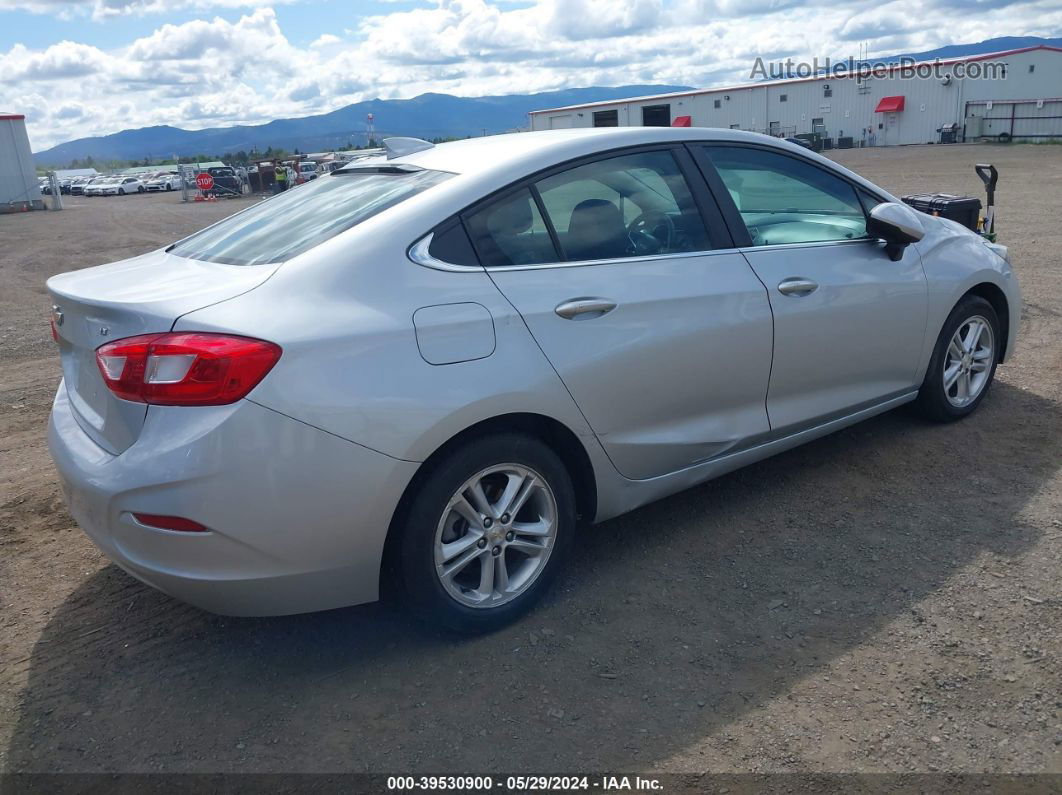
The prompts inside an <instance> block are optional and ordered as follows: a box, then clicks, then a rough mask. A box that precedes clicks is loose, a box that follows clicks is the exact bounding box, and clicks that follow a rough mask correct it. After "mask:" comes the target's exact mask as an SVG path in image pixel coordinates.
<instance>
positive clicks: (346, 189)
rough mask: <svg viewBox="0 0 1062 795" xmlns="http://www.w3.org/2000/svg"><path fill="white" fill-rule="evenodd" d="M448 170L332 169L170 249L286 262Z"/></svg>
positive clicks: (216, 258)
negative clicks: (385, 170) (296, 188)
mask: <svg viewBox="0 0 1062 795" xmlns="http://www.w3.org/2000/svg"><path fill="white" fill-rule="evenodd" d="M452 176H453V174H449V173H446V172H443V171H430V170H424V169H419V170H416V171H401V170H398V169H395V170H394V171H388V172H385V173H381V172H377V171H358V170H352V171H336V172H334V173H332V174H330V175H328V176H327V177H325V178H323V179H315V180H313V181H312V182H308V183H306V184H305V185H303V186H300V187H299V188H298V190H292V191H287V192H284V193H281V194H279V195H277V196H275V197H273V198H271V199H267V200H266V201H264V202H262V203H261V204H258V205H255V206H254V207H251V208H250V209H248V210H244V211H243V212H242V213H237V214H236V215H234V216H231V217H230V218H226V219H225V220H223V221H220V222H219V223H217V224H214V226H211V227H208V228H206V229H204V230H203V231H202V232H198V233H196V234H194V235H192V236H191V237H187V238H185V239H184V240H182V241H180V242H179V243H176V244H175V245H174V246H173V247H172V248H171V249H170V252H171V253H172V254H175V255H177V256H179V257H187V258H189V259H198V260H206V261H208V262H220V263H224V264H228V265H260V264H263V263H275V262H284V261H285V260H289V259H291V258H292V257H295V256H297V255H299V254H302V253H304V252H306V251H309V250H310V249H311V248H313V247H314V246H318V245H320V244H321V243H323V242H324V241H326V240H328V239H329V238H332V237H335V236H336V235H338V234H339V233H340V232H345V231H346V230H347V229H350V228H351V227H354V226H356V225H357V224H359V223H361V222H362V221H364V220H366V219H367V218H371V217H372V216H374V215H377V214H378V213H381V212H383V211H384V210H386V209H388V208H389V207H393V206H394V205H396V204H398V203H399V202H402V201H404V200H406V199H408V198H409V197H411V196H415V195H416V194H418V193H421V192H422V191H425V190H428V189H429V188H431V187H433V186H435V185H438V184H439V183H440V182H443V181H445V180H447V179H449V178H450V177H452Z"/></svg>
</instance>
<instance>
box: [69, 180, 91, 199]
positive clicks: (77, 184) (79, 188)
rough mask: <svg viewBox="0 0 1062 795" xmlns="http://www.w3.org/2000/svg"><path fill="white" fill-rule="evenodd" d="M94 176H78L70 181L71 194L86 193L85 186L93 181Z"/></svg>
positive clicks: (79, 194)
mask: <svg viewBox="0 0 1062 795" xmlns="http://www.w3.org/2000/svg"><path fill="white" fill-rule="evenodd" d="M92 179H93V178H92V177H76V178H75V179H73V180H71V182H70V195H71V196H81V195H83V194H84V193H85V186H86V185H88V184H90V183H91V182H92Z"/></svg>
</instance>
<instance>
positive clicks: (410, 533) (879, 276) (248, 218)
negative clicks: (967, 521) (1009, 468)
mask: <svg viewBox="0 0 1062 795" xmlns="http://www.w3.org/2000/svg"><path fill="white" fill-rule="evenodd" d="M48 289H49V291H50V293H51V297H52V301H53V303H54V310H53V318H52V325H53V332H54V336H55V339H56V342H57V343H58V346H59V349H60V352H61V355H62V367H63V375H64V379H63V383H62V384H61V385H60V387H59V391H58V394H57V395H56V398H55V405H54V408H53V411H52V416H51V421H50V428H49V444H50V447H51V451H52V455H53V457H54V459H55V462H56V465H57V467H58V470H59V473H60V475H61V479H62V482H63V487H64V492H65V494H66V499H67V504H68V505H69V508H70V511H71V513H72V514H73V516H74V517H75V518H76V520H77V521H78V523H79V524H80V525H81V526H82V527H83V528H84V529H85V531H86V532H87V533H88V534H89V535H90V536H91V537H92V539H93V540H94V541H95V543H96V544H98V545H99V547H100V548H101V549H102V550H103V551H104V552H105V553H106V554H107V555H108V556H109V557H110V558H111V559H112V560H113V561H115V562H116V563H117V564H118V565H119V566H121V567H122V568H124V569H125V570H126V571H128V572H129V573H130V574H132V575H133V576H135V577H137V578H139V579H141V580H143V581H144V582H146V583H148V584H149V585H152V586H154V587H156V588H158V589H160V590H162V591H165V592H166V593H169V594H172V595H173V596H176V597H178V598H180V599H184V600H187V601H189V602H192V603H193V604H196V605H200V606H202V607H204V608H206V609H208V610H213V611H217V612H221V613H229V614H237V615H263V614H281V613H295V612H301V611H309V610H321V609H325V608H333V607H339V606H342V605H351V604H356V603H360V602H367V601H371V600H374V599H376V598H377V597H378V595H379V593H380V591H381V590H382V589H388V590H390V589H391V588H393V589H394V590H395V591H396V592H397V593H401V594H402V595H403V596H404V597H405V599H406V600H407V601H408V603H409V604H410V605H411V606H412V607H413V608H414V609H415V610H416V611H417V612H418V613H419V614H420V615H422V616H424V617H425V618H427V619H428V620H430V621H433V622H437V623H441V624H444V625H447V626H450V627H454V628H457V629H461V630H467V631H482V630H487V629H491V628H494V627H497V626H500V625H502V624H504V623H505V622H507V621H510V620H512V619H513V618H514V617H516V616H517V615H519V614H521V613H522V612H524V611H525V610H526V609H527V608H528V607H530V606H531V604H532V603H533V602H534V601H535V600H536V599H537V598H538V597H539V596H540V595H541V593H542V592H543V590H544V589H545V588H546V587H547V586H548V584H549V582H550V580H552V579H553V578H554V576H555V575H556V574H557V571H558V569H559V568H560V567H561V566H562V564H563V563H564V560H565V558H567V557H568V556H569V554H570V553H571V550H572V545H573V544H574V543H576V541H577V539H576V527H577V525H578V523H579V520H580V519H582V520H584V521H585V522H586V523H593V522H600V521H602V520H605V519H608V518H609V517H613V516H616V515H618V514H621V513H623V512H625V511H629V510H631V509H632V508H636V507H637V506H639V505H644V504H645V503H648V502H651V501H653V500H656V499H659V498H661V497H664V496H666V495H668V494H672V493H674V492H676V491H679V490H681V489H685V488H687V487H689V486H692V485H694V484H696V483H701V482H703V481H705V480H708V479H709V478H712V477H715V476H717V475H720V474H722V473H724V472H728V471H730V470H733V469H735V468H737V467H740V466H743V465H745V464H748V463H751V462H753V461H757V460H760V459H762V458H765V457H767V456H769V455H772V454H774V453H777V452H780V451H782V450H787V449H789V448H791V447H794V446H796V445H798V444H801V443H802V442H806V441H809V440H811V439H815V438H817V437H820V436H822V435H824V434H827V433H830V432H831V431H835V430H837V429H839V428H843V427H845V426H847V425H851V424H852V423H855V422H858V421H859V420H862V419H866V418H867V417H871V416H873V415H875V414H880V413H881V412H884V411H888V410H889V409H892V408H895V407H897V406H900V405H901V404H904V403H909V402H915V403H916V404H917V406H918V407H919V408H920V409H921V410H922V412H923V413H925V414H926V415H928V416H929V417H931V418H933V419H935V420H941V421H948V420H955V419H959V418H961V417H964V416H966V415H968V414H970V413H971V412H972V411H974V410H975V409H976V408H977V406H978V404H979V403H980V401H981V400H982V399H984V397H985V394H986V393H987V391H988V388H989V386H990V384H991V382H992V377H993V374H994V371H995V367H996V364H997V363H998V362H1000V361H1003V360H1004V358H1005V356H1006V355H1007V354H1008V353H1009V352H1010V351H1012V350H1013V347H1014V340H1015V334H1016V331H1017V327H1018V318H1019V314H1020V302H1021V298H1020V293H1019V289H1018V285H1017V282H1016V280H1015V277H1014V274H1013V272H1012V271H1011V266H1010V263H1009V261H1008V258H1007V251H1006V249H1005V248H1004V247H1003V246H999V245H994V244H991V243H988V242H986V241H985V240H984V239H983V238H981V237H979V236H978V235H976V234H974V233H973V232H970V231H969V230H967V229H965V228H963V227H961V226H959V225H958V224H955V223H952V222H950V221H946V220H943V219H940V218H933V217H930V216H928V215H922V214H919V213H917V212H915V211H914V210H912V209H910V208H909V207H907V206H906V205H903V204H900V203H898V202H897V201H896V199H895V198H894V197H892V196H890V195H889V194H888V193H886V192H885V191H883V190H882V189H881V188H878V187H877V186H875V185H873V184H871V183H869V182H867V181H866V180H864V179H862V178H860V177H859V176H857V175H856V174H853V173H852V172H850V171H847V170H845V169H844V168H841V167H840V166H838V165H836V164H835V163H832V162H830V161H829V160H826V159H824V158H822V157H819V156H818V155H815V154H813V153H810V152H808V151H806V150H804V149H801V148H799V147H796V146H793V145H790V144H787V143H785V142H782V141H778V140H776V139H773V138H767V137H765V136H761V135H755V134H750V133H741V132H737V131H728V130H708V129H658V128H621V129H611V130H564V131H553V132H541V133H525V134H518V135H501V136H497V137H492V138H478V139H472V140H467V141H459V142H455V143H448V144H442V145H439V146H434V147H433V146H431V145H430V144H426V143H424V142H418V141H415V140H413V139H392V140H391V141H390V142H389V145H388V152H387V154H386V156H380V157H376V158H371V159H365V160H361V161H358V162H356V163H354V164H352V165H350V166H348V167H346V168H343V169H341V170H339V171H336V172H335V173H333V174H331V175H329V176H326V177H322V178H321V179H319V180H316V181H314V182H312V183H310V184H308V185H305V186H302V187H299V188H296V189H294V190H291V191H289V192H287V193H284V194H281V195H279V196H277V197H276V198H273V199H269V200H268V201H264V202H262V203H260V204H257V205H255V206H254V207H252V208H250V209H248V210H245V211H243V212H241V213H239V214H237V215H234V216H232V217H230V218H227V219H225V220H223V221H220V222H218V223H216V224H214V225H213V226H211V227H208V228H207V229H204V230H203V231H201V232H198V233H196V234H194V235H192V236H190V237H187V238H185V239H184V240H181V241H179V242H177V243H174V244H173V245H171V246H169V247H168V248H165V249H162V250H159V251H155V252H152V253H150V254H145V255H143V256H140V257H135V258H133V259H130V260H125V261H123V262H117V263H114V264H111V265H104V266H101V267H96V268H90V269H87V270H82V271H77V272H73V273H66V274H62V275H60V276H56V277H54V278H52V279H51V280H49V282H48Z"/></svg>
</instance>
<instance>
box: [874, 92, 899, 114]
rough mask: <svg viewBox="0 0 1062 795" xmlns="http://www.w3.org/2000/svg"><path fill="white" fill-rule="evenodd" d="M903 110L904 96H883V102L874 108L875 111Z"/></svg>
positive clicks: (893, 111) (892, 111) (890, 111)
mask: <svg viewBox="0 0 1062 795" xmlns="http://www.w3.org/2000/svg"><path fill="white" fill-rule="evenodd" d="M900 110H903V97H902V96H900V97H882V98H881V102H879V103H878V106H877V107H876V108H874V112H875V113H895V112H896V111H900Z"/></svg>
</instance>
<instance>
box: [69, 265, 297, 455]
mask: <svg viewBox="0 0 1062 795" xmlns="http://www.w3.org/2000/svg"><path fill="white" fill-rule="evenodd" d="M277 267H279V266H277V265H256V266H237V265H222V264H219V263H214V262H200V261H197V260H190V259H184V258H182V257H175V256H173V255H171V254H167V253H166V252H165V251H163V250H159V251H154V252H151V253H150V254H145V255H143V256H140V257H136V258H134V259H129V260H124V261H122V262H116V263H113V264H110V265H101V266H99V267H96V268H88V269H85V270H80V271H72V272H70V273H63V274H60V275H58V276H53V277H52V278H51V279H49V280H48V292H49V294H50V296H51V299H52V305H53V309H52V320H53V324H54V326H55V330H56V335H57V336H58V344H59V351H60V356H61V359H62V367H63V378H64V381H65V384H66V390H67V393H68V394H69V396H70V404H71V406H72V407H73V410H74V416H75V418H76V419H77V421H78V424H79V425H80V426H81V427H82V428H83V429H84V431H85V432H86V433H87V434H88V435H89V436H90V437H91V438H92V439H93V440H94V441H95V442H96V443H97V444H98V445H100V446H101V447H102V448H104V449H105V450H107V451H108V452H110V453H113V454H115V455H117V454H119V453H121V452H122V451H124V450H125V449H126V448H128V447H129V446H130V445H131V444H132V443H133V442H134V441H136V438H137V436H138V435H139V433H140V429H141V427H142V426H143V424H144V417H145V416H146V414H147V405H146V404H143V403H134V402H131V401H127V400H122V399H120V398H118V397H117V396H116V395H114V393H112V392H111V391H110V390H109V389H108V388H107V385H106V384H105V383H104V381H103V376H102V375H101V374H100V371H99V367H98V366H97V364H96V349H97V348H99V347H100V346H101V345H104V344H106V343H108V342H113V341H114V340H119V339H123V338H125V337H132V336H135V335H137V334H150V333H154V332H167V331H170V330H171V329H172V328H173V324H174V323H175V322H176V320H177V319H178V318H179V317H181V315H184V314H187V313H188V312H191V311H194V310H196V309H202V308H203V307H205V306H209V305H211V304H215V303H218V302H219V301H225V300H227V299H229V298H234V297H236V296H237V295H240V294H242V293H245V292H247V291H248V290H251V289H253V288H255V287H257V286H258V285H260V284H261V283H262V282H264V281H265V280H266V279H268V278H269V277H270V276H271V275H272V274H273V272H274V271H275V270H276V269H277Z"/></svg>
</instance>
